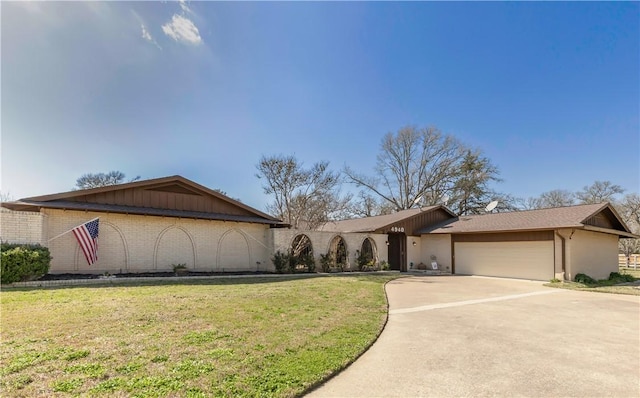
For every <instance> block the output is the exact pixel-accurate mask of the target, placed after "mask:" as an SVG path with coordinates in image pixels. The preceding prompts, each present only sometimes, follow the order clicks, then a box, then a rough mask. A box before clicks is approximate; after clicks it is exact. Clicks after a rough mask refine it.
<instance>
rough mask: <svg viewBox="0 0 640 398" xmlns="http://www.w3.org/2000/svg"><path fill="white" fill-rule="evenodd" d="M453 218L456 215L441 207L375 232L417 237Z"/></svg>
mask: <svg viewBox="0 0 640 398" xmlns="http://www.w3.org/2000/svg"><path fill="white" fill-rule="evenodd" d="M452 218H455V215H454V214H453V213H452V212H451V211H449V210H448V209H447V208H446V207H443V206H439V207H436V208H434V209H431V210H429V211H424V212H421V213H418V214H414V215H413V216H411V217H407V218H405V219H404V220H398V221H396V222H394V223H391V224H388V225H385V226H384V227H381V228H378V229H377V230H376V231H374V232H376V233H383V234H388V233H405V234H406V235H410V236H417V235H419V233H418V231H420V230H422V229H424V228H426V227H429V226H431V225H436V224H439V223H442V222H444V221H446V220H449V219H452Z"/></svg>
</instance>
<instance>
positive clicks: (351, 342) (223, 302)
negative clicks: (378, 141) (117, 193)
mask: <svg viewBox="0 0 640 398" xmlns="http://www.w3.org/2000/svg"><path fill="white" fill-rule="evenodd" d="M397 277H398V276H397V275H396V276H390V275H358V276H337V277H323V278H317V277H312V278H302V279H301V278H295V279H293V278H291V279H288V278H282V279H278V280H273V279H260V278H257V279H251V280H232V279H219V280H208V281H193V282H191V281H185V282H180V283H175V282H172V283H162V282H158V283H153V284H139V285H113V286H100V287H97V286H91V287H67V288H49V289H3V291H2V292H0V298H1V300H2V314H1V317H2V318H1V322H0V332H1V333H2V342H1V345H2V350H1V352H0V378H1V384H0V387H1V389H2V394H3V395H7V396H25V397H26V396H43V395H46V396H50V395H60V396H65V395H92V396H113V395H120V396H159V397H162V396H185V397H200V396H202V397H204V396H279V397H286V396H296V395H300V394H302V393H303V392H304V391H306V390H307V389H308V388H310V387H312V386H314V385H316V384H318V383H320V382H321V381H322V380H324V379H326V378H327V377H329V376H330V375H332V374H334V373H336V372H338V371H339V370H341V369H342V368H344V367H345V366H347V365H348V364H349V363H351V362H352V361H353V360H354V359H355V358H357V357H358V356H359V355H360V354H361V353H362V352H363V351H365V350H366V349H367V348H368V347H369V346H370V345H371V344H372V343H373V342H374V341H375V339H376V338H377V336H378V335H379V333H380V332H381V330H382V328H383V326H384V324H385V322H386V318H387V301H386V296H385V293H384V284H385V283H386V282H387V281H389V280H392V279H395V278H397Z"/></svg>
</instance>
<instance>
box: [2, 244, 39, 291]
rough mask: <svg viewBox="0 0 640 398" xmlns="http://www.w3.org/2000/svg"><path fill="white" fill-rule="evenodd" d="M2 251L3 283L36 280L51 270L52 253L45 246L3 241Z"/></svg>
mask: <svg viewBox="0 0 640 398" xmlns="http://www.w3.org/2000/svg"><path fill="white" fill-rule="evenodd" d="M0 252H2V257H1V262H2V274H1V275H0V282H1V283H14V282H23V281H28V280H34V279H38V278H40V277H41V276H43V275H45V274H46V273H47V272H49V264H50V263H51V254H50V253H49V249H48V248H46V247H44V246H40V245H25V244H9V243H2V244H1V245H0Z"/></svg>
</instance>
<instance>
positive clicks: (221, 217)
mask: <svg viewBox="0 0 640 398" xmlns="http://www.w3.org/2000/svg"><path fill="white" fill-rule="evenodd" d="M13 204H16V205H19V206H22V208H20V207H17V206H16V207H15V208H14V206H12V207H8V208H12V209H13V210H23V211H24V210H26V211H38V210H40V209H41V208H47V209H58V210H72V211H90V212H96V213H107V214H109V213H115V214H131V215H144V216H156V217H173V218H188V219H201V220H217V221H231V222H248V223H256V224H268V225H270V226H271V227H274V228H281V227H286V226H287V224H285V223H283V222H281V221H274V220H271V219H265V218H264V217H258V216H256V217H252V216H238V215H229V214H222V213H205V212H196V211H184V210H166V209H156V208H148V207H134V206H122V205H105V204H99V203H85V202H74V201H66V202H65V201H60V200H56V201H49V202H19V203H16V202H14V203H13ZM3 205H4V203H3ZM5 207H6V206H5ZM27 207H30V209H26V208H27Z"/></svg>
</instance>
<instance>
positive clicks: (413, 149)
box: [345, 126, 464, 210]
mask: <svg viewBox="0 0 640 398" xmlns="http://www.w3.org/2000/svg"><path fill="white" fill-rule="evenodd" d="M463 156H464V148H463V147H462V145H461V144H460V143H459V142H458V141H457V140H456V139H455V138H453V137H452V136H448V135H443V134H442V133H441V132H440V131H439V130H438V129H436V128H434V127H429V128H421V129H418V128H416V127H413V126H408V127H404V128H402V129H400V130H399V131H398V132H397V133H396V134H393V133H388V134H387V135H385V136H384V138H383V140H382V144H381V146H380V153H379V154H378V158H377V164H376V167H375V170H374V172H375V177H368V176H366V175H360V174H357V173H356V172H354V171H353V170H351V169H350V168H348V167H346V168H345V174H346V175H347V178H348V179H349V181H350V182H352V183H354V184H356V186H358V187H361V188H364V189H365V190H367V191H368V192H371V193H373V194H375V195H376V196H378V197H380V198H381V199H383V200H385V201H386V202H388V203H390V204H391V205H392V206H393V207H394V208H395V209H396V210H403V209H409V208H411V206H413V205H414V204H415V203H416V201H418V200H423V201H424V203H425V204H427V205H431V204H435V203H437V202H438V201H439V200H441V198H442V197H443V196H444V195H445V194H446V193H448V192H449V191H450V190H451V187H452V186H453V184H454V182H455V180H456V176H457V171H458V167H457V166H458V164H459V163H460V161H461V160H462V158H463Z"/></svg>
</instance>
